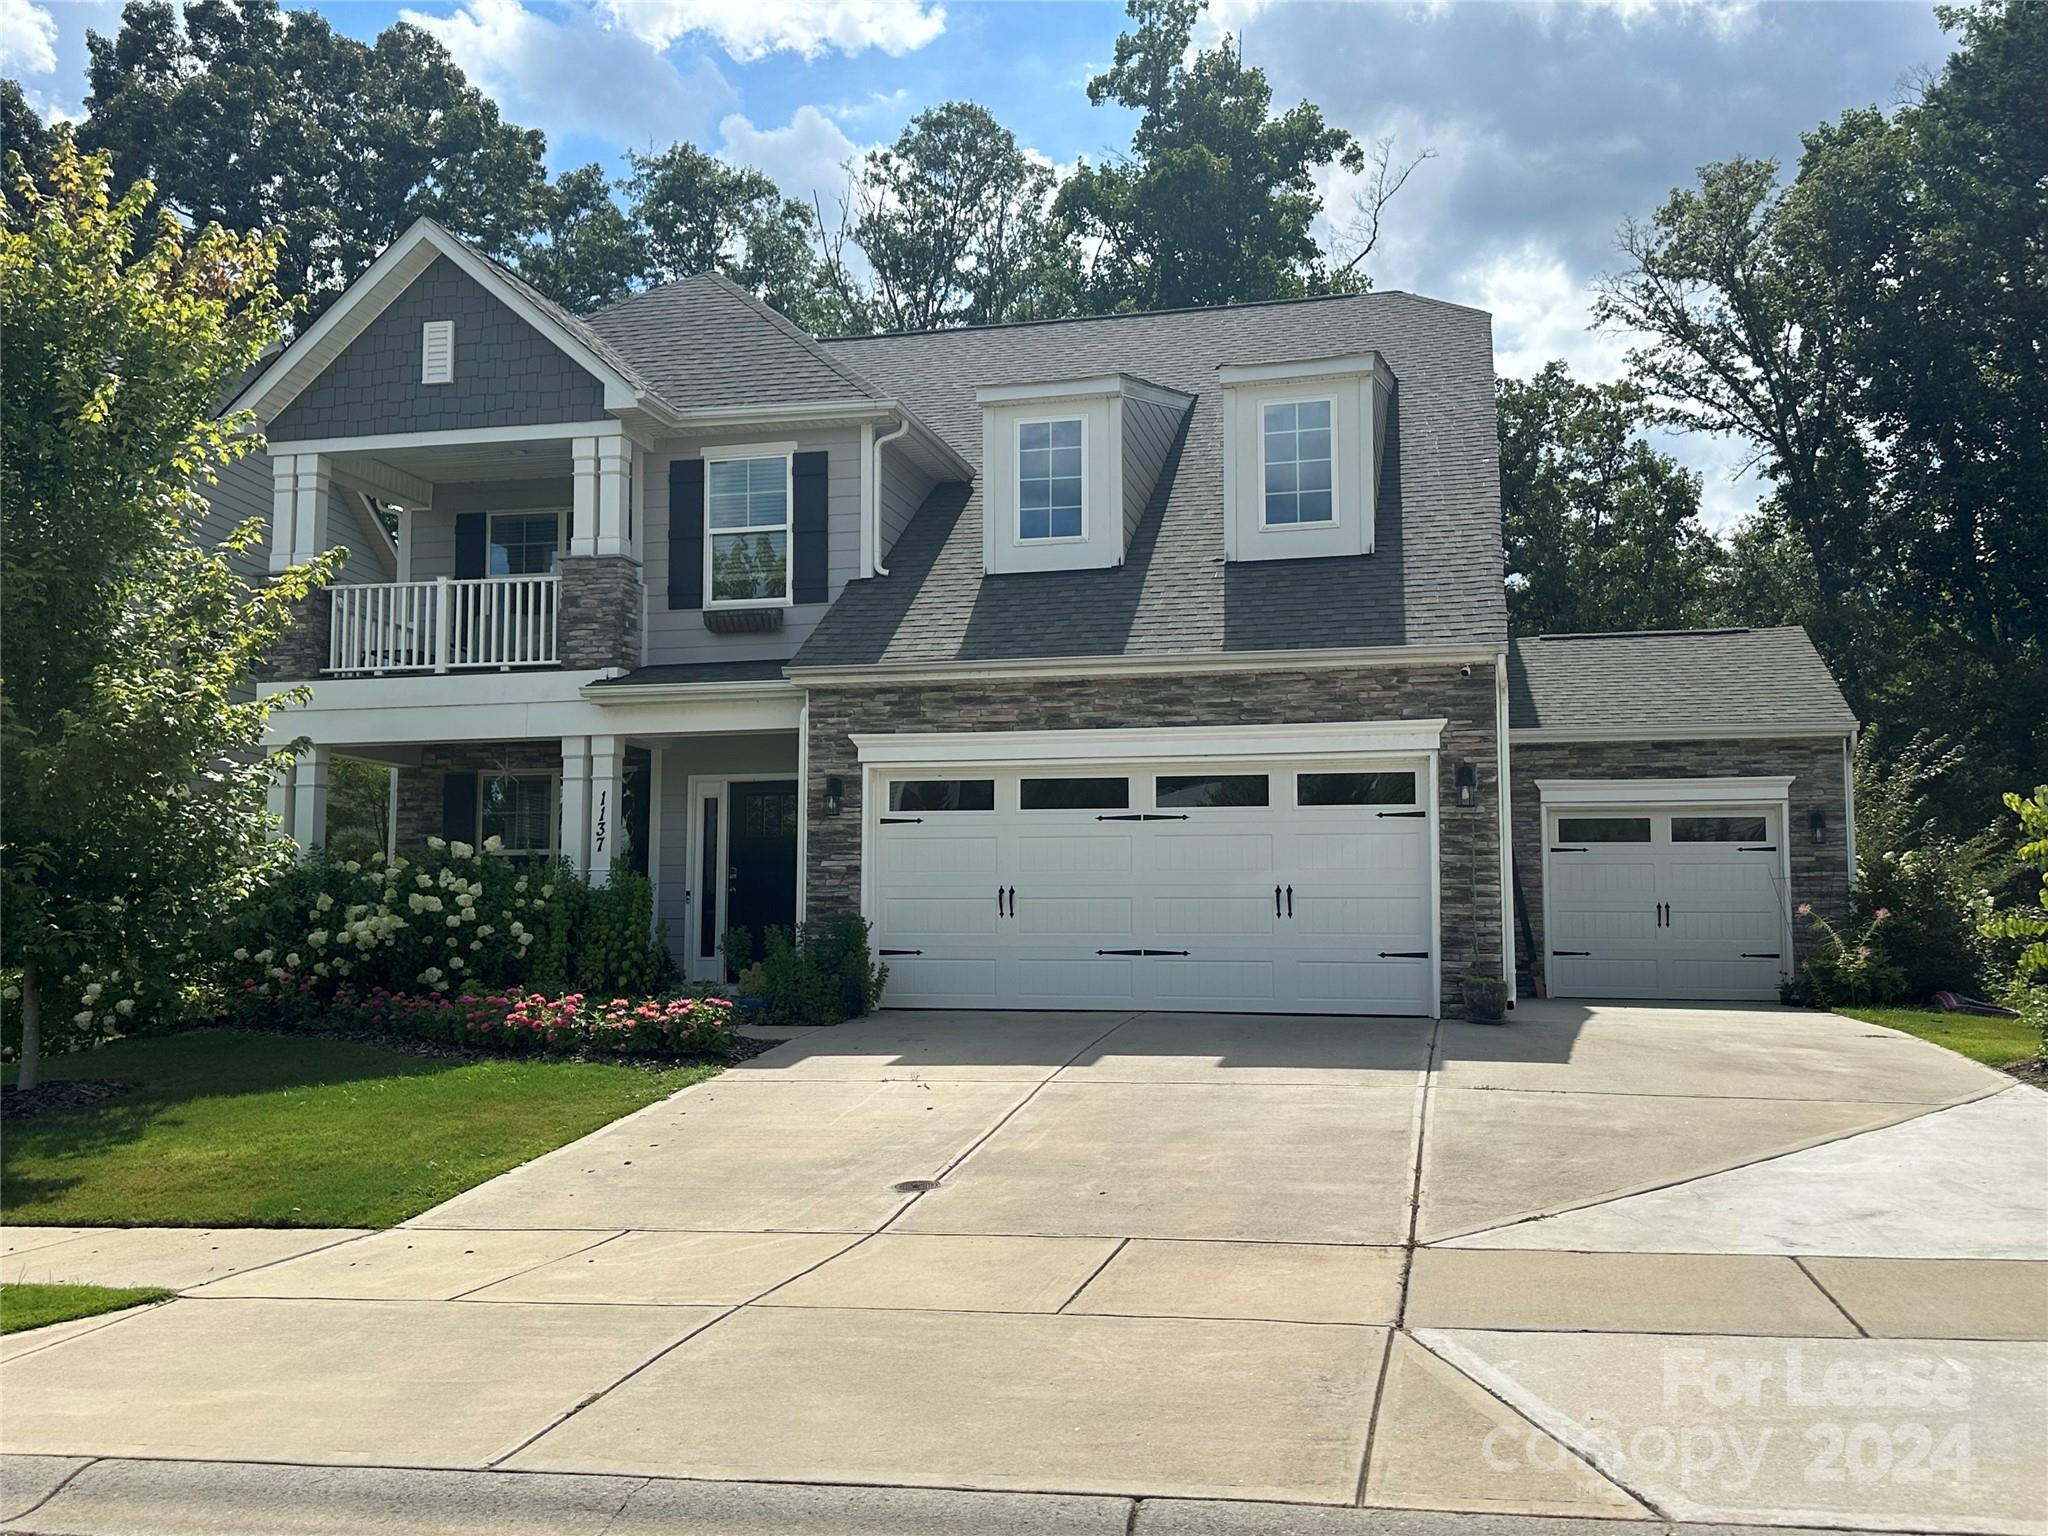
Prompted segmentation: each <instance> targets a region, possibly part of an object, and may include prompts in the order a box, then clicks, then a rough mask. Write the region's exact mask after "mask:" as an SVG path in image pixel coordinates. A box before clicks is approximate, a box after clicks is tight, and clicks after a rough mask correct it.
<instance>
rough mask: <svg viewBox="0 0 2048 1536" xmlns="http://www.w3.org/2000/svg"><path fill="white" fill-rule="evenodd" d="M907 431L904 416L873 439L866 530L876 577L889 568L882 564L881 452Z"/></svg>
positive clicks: (906, 420)
mask: <svg viewBox="0 0 2048 1536" xmlns="http://www.w3.org/2000/svg"><path fill="white" fill-rule="evenodd" d="M909 430H910V418H909V417H908V416H905V417H904V418H903V419H902V420H901V421H900V422H898V423H897V425H896V430H895V431H894V432H885V433H884V434H883V435H882V436H880V437H878V438H876V439H875V449H874V462H873V464H872V465H871V468H872V469H873V471H874V473H873V474H872V475H871V476H869V479H868V486H869V490H868V498H869V500H870V502H871V503H872V504H871V505H870V506H869V508H868V528H869V530H870V533H871V537H872V538H873V539H874V541H875V542H874V546H873V547H874V551H875V574H876V575H877V576H886V575H888V574H889V567H887V566H886V565H884V564H882V450H883V449H884V448H886V447H888V446H889V445H890V444H891V443H893V442H895V441H896V439H897V438H899V437H901V436H903V434H904V433H906V432H908V431H909Z"/></svg>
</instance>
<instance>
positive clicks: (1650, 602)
mask: <svg viewBox="0 0 2048 1536" xmlns="http://www.w3.org/2000/svg"><path fill="white" fill-rule="evenodd" d="M1498 394H1499V402H1500V492H1501V541H1502V544H1503V546H1504V548H1505V552H1506V559H1507V585H1508V623H1509V627H1510V628H1511V629H1512V630H1513V631H1514V632H1515V633H1517V634H1569V633H1584V632H1586V631H1591V630H1610V629H1682V628H1685V627H1687V626H1689V625H1694V624H1698V623H1700V622H1702V621H1704V620H1706V619H1707V618H1709V617H1710V615H1711V612H1712V610H1713V607H1714V605H1715V603H1716V601H1717V595H1716V591H1715V583H1716V579H1717V577H1718V576H1719V574H1720V572H1721V569H1722V566H1723V564H1724V563H1725V555H1724V554H1723V551H1722V548H1721V546H1720V544H1719V543H1718V542H1717V541H1716V540H1715V538H1714V536H1713V535H1712V534H1711V533H1709V532H1708V531H1707V529H1706V527H1705V525H1703V524H1702V523H1701V522H1700V520H1699V507H1700V482H1699V477H1698V476H1697V475H1695V474H1693V473H1691V472H1690V471H1688V470H1687V469H1685V468H1684V467H1683V466H1682V465H1680V464H1679V463H1678V461H1677V460H1676V459H1673V458H1672V457H1671V456H1670V455H1669V454H1664V453H1659V452H1658V451H1657V450H1656V449H1654V448H1652V447H1651V446H1650V445H1649V444H1648V443H1647V442H1645V441H1644V440H1643V437H1642V426H1643V406H1642V398H1641V396H1640V394H1639V393H1638V392H1637V391H1636V390H1635V389H1634V388H1633V387H1632V386H1630V385H1628V384H1600V385H1591V384H1580V383H1576V382H1574V380H1573V379H1572V377H1571V374H1570V372H1569V371H1568V370H1567V369H1566V367H1565V365H1564V364H1563V363H1561V362H1556V363H1551V364H1549V365H1548V366H1546V367H1545V368H1544V369H1543V371H1542V372H1541V373H1539V374H1537V375H1536V377H1535V378H1533V379H1529V380H1526V381H1522V380H1516V379H1502V380H1501V381H1500V384H1499V386H1498Z"/></svg>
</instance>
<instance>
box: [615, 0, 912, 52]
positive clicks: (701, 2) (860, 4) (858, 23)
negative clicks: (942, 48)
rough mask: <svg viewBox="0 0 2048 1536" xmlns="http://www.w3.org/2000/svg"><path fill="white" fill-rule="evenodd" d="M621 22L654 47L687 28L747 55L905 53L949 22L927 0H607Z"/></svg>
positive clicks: (726, 47)
mask: <svg viewBox="0 0 2048 1536" xmlns="http://www.w3.org/2000/svg"><path fill="white" fill-rule="evenodd" d="M604 5H605V7H606V9H608V10H609V11H610V12H611V14H612V15H613V16H614V17H615V18H616V19H617V20H618V21H619V22H620V24H621V25H623V26H625V27H627V28H628V29H630V30H631V31H632V32H633V33H634V34H635V35H636V36H637V37H639V38H641V39H642V40H643V41H645V42H647V43H648V44H650V45H652V46H653V47H655V48H666V47H668V45H669V44H670V43H673V42H674V41H675V40H676V39H677V38H679V37H681V36H683V35H684V34H685V33H688V32H703V33H707V34H709V35H710V36H712V37H714V38H716V39H717V40H718V43H719V45H720V46H721V47H722V48H724V49H725V51H726V52H727V53H729V54H731V55H732V56H733V58H735V59H738V60H739V61H740V62H742V63H746V62H749V61H751V60H754V59H759V58H765V57H766V56H767V55H769V54H771V53H797V54H801V55H803V57H805V58H807V59H814V58H816V57H818V55H820V54H821V53H824V52H825V51H826V50H828V49H837V50H838V51H839V52H841V53H844V54H855V53H860V52H862V51H863V50H865V49H868V48H879V49H881V51H882V52H884V53H887V54H892V55H901V54H905V53H909V52H911V51H912V50H913V49H917V48H922V47H923V46H924V45H925V44H926V43H929V42H930V41H931V40H932V39H933V38H935V37H937V36H938V35H939V34H940V33H941V32H943V31H945V30H946V11H945V7H943V6H940V5H930V4H926V3H925V0H604Z"/></svg>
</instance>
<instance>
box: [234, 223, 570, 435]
mask: <svg viewBox="0 0 2048 1536" xmlns="http://www.w3.org/2000/svg"><path fill="white" fill-rule="evenodd" d="M429 320H452V321H454V322H455V377H454V380H453V381H452V382H451V383H447V384H422V383H421V382H420V332H421V328H422V327H423V326H424V325H425V324H426V322H428V321H429ZM606 419H607V417H606V415H605V408H604V386H603V385H602V384H600V383H599V382H598V381H597V380H596V379H594V378H592V377H591V376H590V375H589V374H588V373H586V372H585V371H584V370H583V369H582V368H580V367H578V366H577V365H576V364H575V363H573V362H571V361H570V360H569V357H568V356H567V354H565V353H564V352H563V351H562V350H561V349H560V348H559V347H557V346H555V344H554V343H553V342H551V341H549V340H548V339H547V338H546V337H544V336H542V335H541V334H540V332H538V331H536V330H535V329H534V328H533V327H532V326H530V325H528V324H527V323H526V322H525V321H524V320H522V319H520V318H519V317H518V316H517V315H515V314H514V313H513V312H512V311H511V309H510V308H509V307H508V306H507V305H506V304H505V303H504V301H503V300H501V299H499V298H498V297H497V296H496V295H495V294H492V293H489V292H487V291H486V290H485V289H484V288H483V287H482V286H481V285H479V284H478V283H476V282H474V281H472V280H471V279H470V278H469V277H468V276H467V275H466V274H465V273H464V272H462V270H461V269H460V268H458V267H457V266H456V265H455V263H454V262H452V261H450V260H448V258H447V257H445V256H442V257H437V258H436V259H435V260H434V263H433V265H431V266H429V267H428V268H427V269H426V271H424V272H422V273H421V274H420V275H419V276H418V277H417V278H415V279H414V280H413V282H412V284H411V286H410V287H408V288H407V289H406V290H405V292H404V293H402V294H400V295H399V296H398V297H397V298H396V299H394V300H393V301H392V302H391V304H390V306H389V307H388V308H387V309H385V311H384V312H383V313H382V314H380V315H379V316H377V318H376V319H375V320H372V321H371V322H370V324H369V326H368V328H367V329H365V330H364V332H363V333H362V335H360V336H358V337H357V338H356V339H355V340H354V341H352V342H350V343H349V344H348V347H347V349H346V350H344V351H343V352H342V354H341V356H340V357H338V358H336V359H335V360H334V361H333V362H332V363H330V364H329V365H328V366H327V368H326V370H325V371H324V372H323V373H321V375H320V376H319V377H318V378H317V379H315V380H314V381H313V382H312V383H311V384H309V385H307V386H306V388H305V389H304V390H303V391H301V392H300V394H299V396H298V398H297V399H295V400H293V401H292V403H291V404H290V405H288V406H286V407H285V408H284V410H283V411H282V412H280V413H279V414H278V416H277V419H276V420H274V421H273V422H271V424H270V428H269V433H268V435H269V438H270V440H271V441H272V442H273V443H288V442H295V441H300V440H305V439H315V438H329V437H369V436H374V435H376V434H378V433H384V432H447V431H457V430H461V429H463V428H474V427H506V426H531V425H536V424H542V423H555V422H570V421H603V420H606Z"/></svg>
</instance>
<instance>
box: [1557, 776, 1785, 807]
mask: <svg viewBox="0 0 2048 1536" xmlns="http://www.w3.org/2000/svg"><path fill="white" fill-rule="evenodd" d="M1791 789H1792V776H1791V775H1790V774H1771V775H1759V776H1757V777H1753V778H1733V779H1538V780H1537V781H1536V790H1537V794H1538V797H1539V798H1540V799H1541V800H1542V802H1543V804H1544V805H1545V806H1553V805H1736V804H1752V803H1755V802H1758V801H1763V802H1766V803H1769V804H1781V803H1783V802H1784V801H1785V799H1786V798H1787V797H1788V796H1789V795H1790V793H1791Z"/></svg>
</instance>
